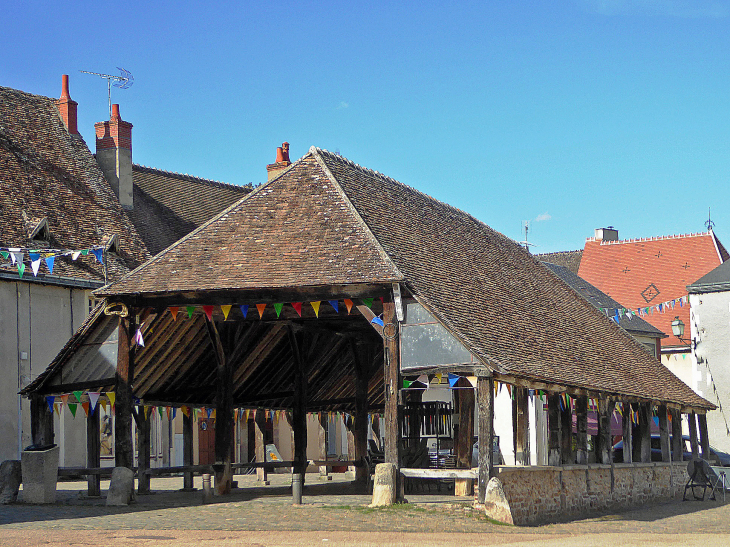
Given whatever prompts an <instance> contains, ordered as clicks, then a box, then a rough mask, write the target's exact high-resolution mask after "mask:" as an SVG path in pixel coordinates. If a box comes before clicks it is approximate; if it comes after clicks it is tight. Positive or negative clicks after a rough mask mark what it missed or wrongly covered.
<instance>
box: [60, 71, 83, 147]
mask: <svg viewBox="0 0 730 547" xmlns="http://www.w3.org/2000/svg"><path fill="white" fill-rule="evenodd" d="M56 105H57V106H58V112H59V113H60V114H61V119H62V120H63V123H64V124H65V125H66V129H68V132H69V133H71V134H72V135H78V134H79V130H78V126H77V123H76V112H77V108H78V106H79V103H77V102H76V101H74V100H72V99H71V95H70V94H69V92H68V74H63V75H62V76H61V98H60V99H58V101H56Z"/></svg>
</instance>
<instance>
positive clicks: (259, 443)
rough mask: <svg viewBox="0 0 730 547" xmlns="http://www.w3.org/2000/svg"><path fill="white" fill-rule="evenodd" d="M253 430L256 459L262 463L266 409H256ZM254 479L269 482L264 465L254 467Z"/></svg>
mask: <svg viewBox="0 0 730 547" xmlns="http://www.w3.org/2000/svg"><path fill="white" fill-rule="evenodd" d="M254 425H255V432H254V440H255V443H256V461H257V462H260V463H264V462H265V461H266V446H265V445H264V432H265V431H266V410H264V409H263V408H257V409H256V416H255V418H254ZM256 479H257V480H258V481H259V482H263V483H264V484H266V485H268V484H269V474H268V472H267V471H266V469H265V468H264V467H257V468H256Z"/></svg>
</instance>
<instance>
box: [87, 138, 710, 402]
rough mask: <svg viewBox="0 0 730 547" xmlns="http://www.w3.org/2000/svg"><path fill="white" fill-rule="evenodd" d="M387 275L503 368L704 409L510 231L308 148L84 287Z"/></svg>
mask: <svg viewBox="0 0 730 547" xmlns="http://www.w3.org/2000/svg"><path fill="white" fill-rule="evenodd" d="M391 281H401V282H403V283H404V284H405V285H406V286H407V288H408V289H409V291H410V292H411V293H412V294H413V295H414V296H416V298H417V299H418V300H419V301H420V302H421V303H422V304H423V305H424V306H426V307H427V309H429V310H430V311H431V312H432V313H433V314H434V315H435V316H436V317H437V318H438V319H439V320H440V321H441V323H442V324H443V325H444V326H446V328H448V329H449V330H450V331H451V332H452V333H453V334H454V335H455V336H457V337H458V338H459V339H460V340H461V341H462V343H464V344H465V345H466V347H467V348H468V349H469V350H470V351H471V352H472V353H473V354H474V355H475V356H477V357H478V358H479V359H480V360H481V361H482V363H484V364H485V365H487V366H489V367H490V368H492V369H493V370H495V371H496V373H497V374H498V375H501V376H502V377H514V378H524V379H529V380H533V381H540V382H546V383H556V384H560V385H565V386H571V387H577V388H585V389H591V390H596V391H606V392H609V393H614V394H616V393H618V394H624V395H627V396H631V397H638V398H644V399H652V400H659V401H673V402H678V403H681V404H684V405H687V406H692V407H698V408H712V405H711V403H709V402H707V401H706V400H704V399H703V398H701V397H699V396H698V395H696V394H695V393H694V392H693V391H692V390H691V389H690V388H688V387H687V386H686V385H685V384H684V383H682V382H681V380H679V379H678V378H677V377H676V376H674V375H673V374H672V373H671V372H669V370H668V369H667V368H666V367H664V366H662V365H661V364H660V363H659V362H658V361H657V360H656V359H655V358H653V357H651V356H650V355H649V354H648V353H647V352H646V351H644V350H643V349H642V348H641V346H640V345H639V344H638V343H637V342H636V341H635V340H634V339H633V338H632V337H631V336H629V335H628V334H627V333H626V332H625V331H623V330H622V329H620V328H619V327H617V326H616V325H615V324H614V323H613V322H612V321H611V320H610V319H608V318H607V317H606V316H605V315H603V314H602V313H600V312H599V311H598V310H596V309H595V308H594V307H593V306H592V305H591V304H590V303H588V302H587V301H586V300H585V299H584V298H582V297H581V296H579V295H578V294H577V293H576V292H575V291H573V290H572V289H571V288H570V287H568V286H567V285H566V284H565V283H563V282H562V281H561V280H560V279H559V278H558V277H557V276H555V275H554V274H553V273H552V272H550V271H549V270H548V269H547V268H545V267H543V266H542V264H541V263H540V262H539V261H538V260H536V259H535V258H534V257H533V256H531V255H530V254H529V253H528V252H527V251H525V250H524V249H522V248H521V247H520V246H519V245H517V244H516V243H515V242H514V241H512V240H511V239H509V238H507V237H505V236H503V235H502V234H500V233H498V232H495V231H494V230H492V229H491V228H489V227H488V226H486V225H485V224H483V223H482V222H480V221H478V220H477V219H475V218H473V217H472V216H470V215H468V214H466V213H464V212H463V211H460V210H458V209H455V208H453V207H451V206H449V205H446V204H444V203H441V202H439V201H436V200H434V199H433V198H431V197H429V196H427V195H425V194H423V193H421V192H419V191H417V190H415V189H413V188H410V187H407V186H405V185H403V184H400V183H399V182H397V181H395V180H393V179H391V178H388V177H385V176H383V175H381V174H379V173H377V172H375V171H371V170H369V169H365V168H362V167H360V166H358V165H356V164H354V163H352V162H350V161H349V160H346V159H345V158H342V157H341V156H338V155H335V154H332V153H329V152H326V151H323V150H319V149H316V148H312V149H310V152H309V153H308V154H307V155H306V156H305V157H304V158H302V159H300V160H298V161H297V162H295V163H294V164H293V165H292V166H291V167H290V168H289V169H287V171H285V172H284V173H283V174H282V175H280V176H279V177H278V178H276V179H274V180H273V181H271V182H269V183H267V184H265V185H264V186H262V187H260V188H258V189H257V190H255V191H254V192H252V193H251V194H249V195H248V196H247V197H246V198H244V199H243V200H241V201H240V202H238V203H237V204H235V205H234V206H232V207H231V208H229V209H228V210H227V211H225V212H224V213H222V214H221V215H219V216H218V217H216V218H215V219H213V220H211V221H210V222H208V223H207V224H205V225H203V226H202V227H201V228H199V229H198V230H196V231H194V232H193V233H191V234H190V235H189V236H187V237H186V238H184V239H183V240H181V241H180V242H178V243H177V244H175V245H174V246H173V247H171V248H169V249H167V250H166V251H164V252H163V253H161V254H160V255H158V256H157V257H155V258H154V259H152V260H151V261H149V262H148V263H147V264H145V265H144V266H142V267H140V268H139V269H137V270H136V271H135V272H132V273H131V274H129V275H128V276H126V277H125V278H124V279H122V280H120V281H119V282H117V283H115V284H113V285H111V286H110V287H107V288H105V289H101V290H100V291H97V293H98V294H104V295H120V296H123V295H133V294H139V293H142V294H145V293H146V294H165V293H166V292H168V291H190V290H198V291H200V290H214V289H220V288H237V289H238V288H267V287H303V288H304V287H311V286H313V285H326V284H337V283H359V282H362V283H387V282H391Z"/></svg>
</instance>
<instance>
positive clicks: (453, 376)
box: [449, 372, 460, 387]
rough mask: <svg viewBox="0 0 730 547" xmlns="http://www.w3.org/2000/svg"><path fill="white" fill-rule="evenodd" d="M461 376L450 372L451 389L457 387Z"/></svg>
mask: <svg viewBox="0 0 730 547" xmlns="http://www.w3.org/2000/svg"><path fill="white" fill-rule="evenodd" d="M459 378H460V376H457V375H456V374H451V373H450V372H449V387H454V386H455V385H456V382H458V381H459Z"/></svg>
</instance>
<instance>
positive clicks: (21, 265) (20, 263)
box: [18, 262, 25, 277]
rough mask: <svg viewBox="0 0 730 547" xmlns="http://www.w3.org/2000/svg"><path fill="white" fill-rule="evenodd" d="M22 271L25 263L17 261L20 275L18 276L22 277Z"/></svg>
mask: <svg viewBox="0 0 730 547" xmlns="http://www.w3.org/2000/svg"><path fill="white" fill-rule="evenodd" d="M24 272H25V264H23V263H22V262H18V275H20V277H23V273H24Z"/></svg>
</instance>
